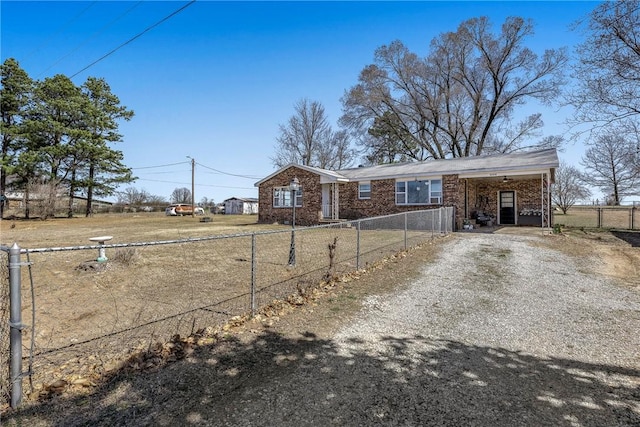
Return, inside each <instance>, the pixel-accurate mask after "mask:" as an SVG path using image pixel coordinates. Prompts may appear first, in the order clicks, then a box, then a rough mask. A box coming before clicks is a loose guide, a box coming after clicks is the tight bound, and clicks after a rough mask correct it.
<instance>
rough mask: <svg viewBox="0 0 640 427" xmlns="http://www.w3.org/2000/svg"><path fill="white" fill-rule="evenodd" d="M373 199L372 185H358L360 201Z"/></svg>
mask: <svg viewBox="0 0 640 427" xmlns="http://www.w3.org/2000/svg"><path fill="white" fill-rule="evenodd" d="M370 198H371V183H369V182H361V183H359V184H358V199H370Z"/></svg>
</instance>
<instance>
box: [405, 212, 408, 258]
mask: <svg viewBox="0 0 640 427" xmlns="http://www.w3.org/2000/svg"><path fill="white" fill-rule="evenodd" d="M408 214H409V213H408V212H405V213H404V250H405V251H406V250H407V216H408Z"/></svg>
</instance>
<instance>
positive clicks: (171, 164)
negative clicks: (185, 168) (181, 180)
mask: <svg viewBox="0 0 640 427" xmlns="http://www.w3.org/2000/svg"><path fill="white" fill-rule="evenodd" d="M188 163H191V162H188V161H185V162H179V163H169V164H166V165H158V166H143V167H139V168H130V169H131V170H139V169H154V168H165V167H167V166H176V165H185V164H188Z"/></svg>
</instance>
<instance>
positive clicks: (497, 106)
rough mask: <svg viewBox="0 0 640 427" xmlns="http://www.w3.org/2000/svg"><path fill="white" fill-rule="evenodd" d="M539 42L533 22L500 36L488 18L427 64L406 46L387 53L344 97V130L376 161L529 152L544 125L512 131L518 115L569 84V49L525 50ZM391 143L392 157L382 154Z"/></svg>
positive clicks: (448, 38)
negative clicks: (530, 41)
mask: <svg viewBox="0 0 640 427" xmlns="http://www.w3.org/2000/svg"><path fill="white" fill-rule="evenodd" d="M532 34H533V27H532V24H531V23H530V21H525V20H524V19H522V18H518V17H513V18H508V19H507V20H506V21H505V22H504V24H503V25H502V28H501V31H500V33H499V34H493V33H492V32H491V29H490V23H489V20H488V19H487V18H486V17H482V18H474V19H470V20H467V21H464V22H463V23H462V24H461V25H460V26H459V27H458V30H457V31H456V32H449V33H445V34H442V35H440V36H439V37H437V38H436V39H434V40H433V41H432V43H431V53H430V54H429V55H428V56H427V57H426V58H419V57H418V56H417V55H416V54H414V53H412V52H410V51H409V50H408V49H407V48H406V47H405V46H404V45H403V44H402V42H400V41H395V42H393V43H391V44H390V45H389V46H382V47H380V48H378V49H377V50H376V52H375V62H374V64H372V65H368V66H367V67H365V68H364V69H363V70H362V72H361V73H360V76H359V82H358V84H357V85H356V86H354V87H352V88H351V89H350V90H349V91H347V93H346V94H345V96H344V97H343V99H342V102H343V106H344V112H345V114H344V115H343V116H342V117H341V119H340V124H341V125H342V126H344V127H346V128H348V129H350V130H351V131H352V132H353V134H354V135H355V136H356V137H358V138H359V141H358V142H359V144H361V145H363V146H364V147H365V149H366V150H367V152H368V156H369V157H373V158H374V159H376V158H377V156H378V155H379V154H381V153H384V155H385V156H388V155H389V154H391V155H392V157H393V158H396V157H398V156H400V157H403V156H404V157H407V158H410V159H415V160H425V159H429V158H434V159H439V158H446V157H467V156H472V155H480V154H483V153H487V152H512V151H516V150H519V149H523V148H530V146H529V145H528V144H530V141H531V140H532V137H534V136H536V135H537V132H538V131H539V129H540V127H541V126H542V124H543V123H542V120H541V117H540V116H539V115H538V114H535V115H533V116H531V117H528V118H526V119H525V120H524V121H522V122H521V123H512V118H513V112H514V110H515V108H516V107H517V106H519V105H522V104H524V103H525V102H527V101H529V100H537V101H539V102H542V103H544V104H550V103H551V101H552V100H554V99H555V97H557V96H558V95H559V93H560V89H561V87H562V85H563V84H564V79H563V74H562V71H563V68H564V65H565V64H566V62H567V57H566V54H565V51H564V49H560V50H547V51H545V52H544V53H543V54H542V55H541V56H538V55H537V54H535V53H534V52H532V51H531V50H530V49H528V48H526V47H525V46H524V41H525V40H526V38H527V37H529V36H531V35H532ZM559 141H560V140H559V139H547V140H544V141H542V143H541V144H538V143H536V144H534V145H536V146H540V145H542V146H547V145H546V144H549V143H557V142H559ZM372 143H374V144H372ZM386 143H389V144H391V147H390V149H388V150H384V149H382V146H384V144H386ZM377 160H380V159H377Z"/></svg>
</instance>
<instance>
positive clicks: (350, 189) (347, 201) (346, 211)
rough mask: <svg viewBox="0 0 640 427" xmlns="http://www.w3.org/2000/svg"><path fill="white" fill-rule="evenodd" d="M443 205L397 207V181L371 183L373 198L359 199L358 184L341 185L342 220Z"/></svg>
mask: <svg viewBox="0 0 640 427" xmlns="http://www.w3.org/2000/svg"><path fill="white" fill-rule="evenodd" d="M440 206H441V205H427V206H425V205H414V206H402V205H396V181H395V179H381V180H376V181H371V198H370V199H359V198H358V183H357V182H348V183H343V184H340V218H344V219H358V218H367V217H373V216H380V215H391V214H395V213H400V212H407V211H415V210H423V209H430V208H438V207H440Z"/></svg>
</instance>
